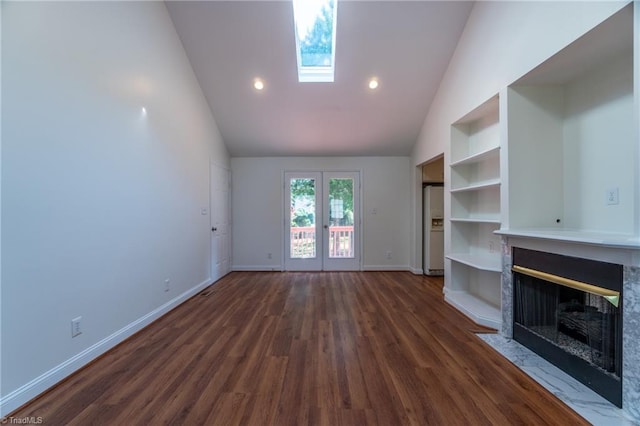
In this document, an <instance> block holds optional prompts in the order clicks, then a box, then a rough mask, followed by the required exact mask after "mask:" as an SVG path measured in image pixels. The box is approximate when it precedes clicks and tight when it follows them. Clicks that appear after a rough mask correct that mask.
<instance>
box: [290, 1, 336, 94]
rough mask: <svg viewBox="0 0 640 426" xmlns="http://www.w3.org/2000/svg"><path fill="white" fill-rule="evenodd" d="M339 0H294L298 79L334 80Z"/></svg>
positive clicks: (303, 80)
mask: <svg viewBox="0 0 640 426" xmlns="http://www.w3.org/2000/svg"><path fill="white" fill-rule="evenodd" d="M336 1H337V0H293V14H294V20H295V35H296V49H297V57H298V80H299V81H301V82H332V81H333V78H334V65H335V64H334V58H335V24H336V15H337V8H336Z"/></svg>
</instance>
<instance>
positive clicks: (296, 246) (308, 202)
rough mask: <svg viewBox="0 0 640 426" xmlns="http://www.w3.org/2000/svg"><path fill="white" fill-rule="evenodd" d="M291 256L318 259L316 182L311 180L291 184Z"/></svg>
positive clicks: (292, 180) (299, 179)
mask: <svg viewBox="0 0 640 426" xmlns="http://www.w3.org/2000/svg"><path fill="white" fill-rule="evenodd" d="M290 199H291V203H290V208H291V220H290V222H289V226H290V232H289V234H290V238H291V240H290V244H289V245H290V254H289V255H290V256H291V258H293V259H307V258H315V257H316V181H315V179H309V178H297V179H295V178H294V179H291V182H290Z"/></svg>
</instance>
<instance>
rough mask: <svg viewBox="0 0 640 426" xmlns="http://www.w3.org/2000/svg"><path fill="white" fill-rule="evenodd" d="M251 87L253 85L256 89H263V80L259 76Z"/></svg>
mask: <svg viewBox="0 0 640 426" xmlns="http://www.w3.org/2000/svg"><path fill="white" fill-rule="evenodd" d="M253 87H254V88H255V89H256V90H262V89H264V82H263V81H262V80H260V79H259V78H256V79H255V80H254V81H253Z"/></svg>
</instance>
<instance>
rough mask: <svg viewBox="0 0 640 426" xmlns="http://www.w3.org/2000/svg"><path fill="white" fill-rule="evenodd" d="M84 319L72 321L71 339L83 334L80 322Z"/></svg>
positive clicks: (79, 318) (78, 318)
mask: <svg viewBox="0 0 640 426" xmlns="http://www.w3.org/2000/svg"><path fill="white" fill-rule="evenodd" d="M81 320H82V317H77V318H74V319H72V320H71V337H76V336H79V335H80V334H82V328H81V327H80V321H81Z"/></svg>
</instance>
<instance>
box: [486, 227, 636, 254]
mask: <svg viewBox="0 0 640 426" xmlns="http://www.w3.org/2000/svg"><path fill="white" fill-rule="evenodd" d="M495 233H496V234H498V235H505V236H507V237H524V238H536V239H542V240H552V241H565V242H571V243H578V244H589V245H596V246H601V247H610V248H617V249H631V250H640V237H638V236H636V235H630V234H613V233H609V232H586V231H582V230H573V229H564V228H519V229H499V230H497V231H495Z"/></svg>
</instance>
